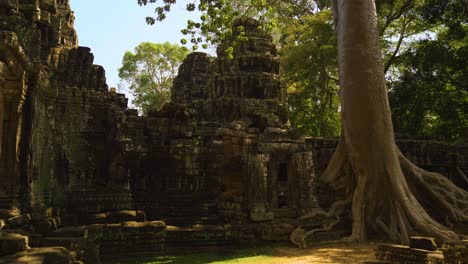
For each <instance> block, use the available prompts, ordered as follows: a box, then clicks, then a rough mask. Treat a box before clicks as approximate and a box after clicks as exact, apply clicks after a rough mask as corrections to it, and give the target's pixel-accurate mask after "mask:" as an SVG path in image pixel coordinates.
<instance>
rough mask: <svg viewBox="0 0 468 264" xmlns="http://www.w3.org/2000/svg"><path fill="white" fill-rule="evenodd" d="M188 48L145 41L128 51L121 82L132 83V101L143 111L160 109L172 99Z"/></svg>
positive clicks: (124, 60)
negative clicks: (171, 95) (180, 66)
mask: <svg viewBox="0 0 468 264" xmlns="http://www.w3.org/2000/svg"><path fill="white" fill-rule="evenodd" d="M187 54H188V50H187V48H185V47H181V46H179V45H176V44H171V43H169V42H165V43H162V44H159V43H151V42H143V43H141V44H139V45H138V46H137V47H136V48H135V51H134V52H131V51H127V52H125V55H124V57H123V59H122V67H120V68H119V77H120V78H121V81H122V82H121V84H123V85H126V86H128V89H129V90H130V91H131V92H132V94H133V96H134V99H133V101H132V103H133V104H134V105H135V106H136V107H138V108H139V109H140V110H141V111H142V112H143V114H147V113H148V111H149V110H158V109H160V108H161V107H162V106H163V105H164V104H165V103H167V102H168V101H169V100H170V88H171V86H172V81H173V79H174V78H175V76H176V75H177V69H178V68H179V65H180V64H181V63H182V61H183V59H184V58H185V57H186V56H187Z"/></svg>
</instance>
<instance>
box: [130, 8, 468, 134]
mask: <svg viewBox="0 0 468 264" xmlns="http://www.w3.org/2000/svg"><path fill="white" fill-rule="evenodd" d="M138 3H139V4H140V5H146V4H155V6H156V8H155V12H156V16H155V17H149V18H147V22H148V23H150V24H154V23H155V22H156V21H159V20H163V19H165V17H166V14H167V13H168V12H170V10H171V6H172V4H174V3H175V1H173V0H164V1H156V0H138ZM376 4H377V6H376V8H377V12H378V19H379V35H380V44H381V47H382V52H383V58H384V71H385V73H386V79H387V87H388V88H389V91H390V102H391V106H392V114H393V122H394V123H395V130H396V133H397V135H398V136H405V137H413V138H426V137H430V138H439V139H443V140H456V139H463V138H466V132H465V133H463V131H467V130H468V127H467V122H468V120H467V118H466V116H467V111H468V110H467V106H466V105H467V99H466V98H467V95H466V91H467V90H468V89H467V87H466V85H465V84H466V82H464V81H463V79H462V78H466V77H463V76H466V66H465V65H466V64H464V63H465V62H464V61H463V62H462V61H461V60H463V58H466V54H464V53H466V44H465V43H467V41H466V27H467V26H466V25H467V17H468V15H467V9H466V6H465V5H464V1H463V0H451V1H445V0H379V1H376ZM186 9H187V11H194V10H198V11H199V12H200V20H199V21H192V20H188V21H187V27H186V28H184V29H182V33H184V34H185V35H186V36H187V39H182V40H181V41H182V43H183V44H185V43H189V42H190V43H192V44H194V46H193V47H194V48H198V47H199V46H200V45H202V46H203V47H205V48H206V47H207V46H208V44H213V45H215V44H218V43H219V42H220V41H222V40H223V39H226V38H231V37H232V23H233V21H234V19H235V18H236V17H240V16H250V17H254V18H257V19H259V20H261V21H263V22H264V24H265V29H266V30H269V31H270V32H271V33H272V34H273V35H274V39H275V41H276V43H277V45H278V46H279V47H280V54H281V56H282V62H283V70H284V82H285V85H286V86H287V88H288V94H289V104H290V106H291V122H292V124H293V126H295V127H297V128H299V129H301V130H302V131H303V132H305V133H307V134H310V135H315V136H337V135H338V134H339V132H340V115H339V112H338V111H339V109H340V107H339V99H338V90H339V88H338V85H337V81H338V78H337V73H338V70H337V69H338V65H337V60H336V54H337V52H336V49H337V47H336V38H335V34H334V33H333V21H332V12H331V4H330V1H328V0H314V1H304V0H287V1H278V0H235V1H227V0H200V1H195V2H191V3H188V4H187V7H186ZM241 30H242V29H241ZM454 38H456V39H457V40H455V39H454ZM238 41H242V35H241V38H240V39H238ZM235 43H236V42H234V45H235ZM429 46H431V47H429ZM436 47H438V48H437V51H435V50H434V52H435V53H434V54H433V55H434V56H436V57H439V58H440V59H439V60H437V59H436V58H434V57H433V56H432V55H431V54H432V53H431V52H429V50H428V49H429V48H431V49H436ZM441 49H445V50H443V51H442V50H441ZM229 52H230V50H227V53H228V54H229ZM424 54H426V56H424ZM449 57H451V58H454V60H452V59H450V61H451V62H454V63H453V64H452V66H453V65H455V66H457V67H458V68H457V69H452V68H451V67H452V66H451V65H448V64H447V63H446V62H447V61H449V60H448V58H449ZM416 60H417V61H416ZM457 60H458V62H460V63H458V62H456V61H457ZM418 65H419V66H418ZM423 65H425V66H424V67H422V66H423ZM429 65H433V66H431V67H429ZM436 68H437V71H445V72H454V71H456V72H457V73H458V74H455V75H452V74H448V75H440V74H439V75H437V76H435V75H434V72H436ZM431 76H432V77H431ZM444 76H445V77H447V76H452V78H454V79H453V80H450V79H444V78H445V77H444ZM460 76H461V77H460ZM434 80H437V81H434ZM442 86H444V87H445V88H442ZM430 87H432V88H430ZM436 91H437V92H436ZM421 100H422V101H421ZM435 101H437V103H434V102H435ZM442 101H443V102H442ZM447 105H450V109H448V108H447V107H446V106H447ZM449 126H450V128H449Z"/></svg>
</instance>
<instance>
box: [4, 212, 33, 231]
mask: <svg viewBox="0 0 468 264" xmlns="http://www.w3.org/2000/svg"><path fill="white" fill-rule="evenodd" d="M30 222H31V215H30V214H22V215H19V216H15V217H12V218H10V219H8V220H7V224H8V228H18V227H23V226H25V225H27V224H29V223H30Z"/></svg>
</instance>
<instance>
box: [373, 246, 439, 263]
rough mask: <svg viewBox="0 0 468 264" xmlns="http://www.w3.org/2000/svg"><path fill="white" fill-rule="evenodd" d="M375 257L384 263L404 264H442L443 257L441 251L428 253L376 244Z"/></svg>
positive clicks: (427, 251)
mask: <svg viewBox="0 0 468 264" xmlns="http://www.w3.org/2000/svg"><path fill="white" fill-rule="evenodd" d="M375 255H376V257H377V259H378V260H380V261H382V262H384V263H405V264H442V263H444V256H443V254H442V251H439V250H436V251H429V250H424V249H414V248H410V247H408V246H402V245H391V244H378V245H377V246H376V252H375Z"/></svg>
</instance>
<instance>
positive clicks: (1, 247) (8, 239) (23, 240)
mask: <svg viewBox="0 0 468 264" xmlns="http://www.w3.org/2000/svg"><path fill="white" fill-rule="evenodd" d="M28 242H29V239H28V237H27V236H23V235H19V234H8V233H6V234H3V236H2V237H1V238H0V256H5V255H10V254H15V253H17V252H20V251H24V250H27V249H28V248H29V243H28Z"/></svg>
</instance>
